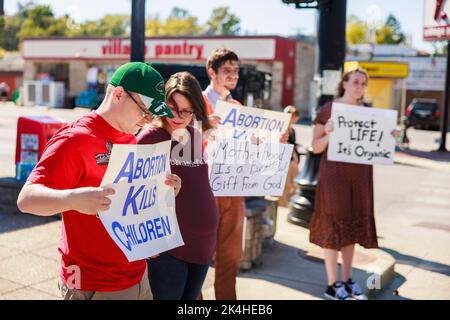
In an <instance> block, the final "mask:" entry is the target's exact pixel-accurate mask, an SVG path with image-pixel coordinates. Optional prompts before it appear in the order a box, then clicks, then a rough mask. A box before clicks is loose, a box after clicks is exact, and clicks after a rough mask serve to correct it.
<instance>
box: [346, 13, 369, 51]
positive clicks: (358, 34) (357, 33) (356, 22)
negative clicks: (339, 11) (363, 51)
mask: <svg viewBox="0 0 450 320" xmlns="http://www.w3.org/2000/svg"><path fill="white" fill-rule="evenodd" d="M345 36H346V39H347V42H348V43H349V44H351V45H355V44H361V43H367V42H370V39H369V26H368V25H367V23H365V22H364V21H362V20H360V19H359V18H358V17H356V16H354V15H352V16H350V17H349V18H348V19H347V26H346V30H345Z"/></svg>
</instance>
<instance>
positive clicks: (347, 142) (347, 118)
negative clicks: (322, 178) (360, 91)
mask: <svg viewBox="0 0 450 320" xmlns="http://www.w3.org/2000/svg"><path fill="white" fill-rule="evenodd" d="M331 119H332V120H333V123H334V131H333V132H332V133H331V134H330V139H329V143H328V153H327V156H328V160H330V161H340V162H349V163H360V164H393V163H394V152H395V138H394V137H393V136H392V135H391V132H392V131H393V130H395V129H396V124H397V111H395V110H384V109H377V108H368V107H357V106H353V105H347V104H342V103H333V106H332V111H331Z"/></svg>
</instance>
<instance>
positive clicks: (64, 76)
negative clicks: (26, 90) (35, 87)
mask: <svg viewBox="0 0 450 320" xmlns="http://www.w3.org/2000/svg"><path fill="white" fill-rule="evenodd" d="M36 79H37V80H44V81H59V82H64V87H65V88H69V64H68V63H38V64H37V65H36Z"/></svg>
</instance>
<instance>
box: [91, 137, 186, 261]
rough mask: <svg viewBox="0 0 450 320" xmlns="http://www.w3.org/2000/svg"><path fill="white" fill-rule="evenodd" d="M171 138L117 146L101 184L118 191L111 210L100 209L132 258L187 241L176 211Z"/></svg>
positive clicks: (115, 237)
mask: <svg viewBox="0 0 450 320" xmlns="http://www.w3.org/2000/svg"><path fill="white" fill-rule="evenodd" d="M170 144H171V142H170V141H165V142H161V143H158V144H153V145H120V144H118V145H114V146H113V149H112V151H111V157H110V160H109V164H108V169H107V170H106V173H105V176H104V177H103V180H102V183H101V186H102V187H112V188H113V189H114V190H115V193H114V195H112V196H109V198H110V199H111V206H110V209H109V210H107V211H104V212H100V213H99V217H100V220H101V221H102V223H103V225H104V227H105V229H106V230H107V232H108V234H109V235H110V236H111V238H112V239H113V240H114V242H115V243H116V244H117V245H118V246H119V248H120V249H121V250H122V252H123V253H124V254H125V256H126V257H127V259H128V261H130V262H131V261H136V260H140V259H145V258H148V257H151V256H154V255H156V254H158V253H161V252H164V251H167V250H170V249H173V248H175V247H179V246H181V245H183V244H184V242H183V239H182V237H181V233H180V230H179V227H178V221H177V218H176V214H175V196H174V190H173V188H172V187H169V186H167V185H165V183H164V181H165V179H166V174H167V173H169V172H170V165H169V161H170Z"/></svg>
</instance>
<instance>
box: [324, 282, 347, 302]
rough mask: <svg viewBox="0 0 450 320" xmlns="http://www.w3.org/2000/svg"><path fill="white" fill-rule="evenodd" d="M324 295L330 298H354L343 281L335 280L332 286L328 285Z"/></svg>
mask: <svg viewBox="0 0 450 320" xmlns="http://www.w3.org/2000/svg"><path fill="white" fill-rule="evenodd" d="M324 296H325V298H327V299H330V300H353V299H352V298H351V297H350V295H349V294H348V292H347V290H345V286H344V284H343V283H342V282H335V283H334V284H333V285H332V286H328V287H327V291H325V293H324Z"/></svg>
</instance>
